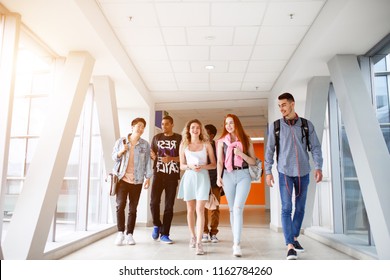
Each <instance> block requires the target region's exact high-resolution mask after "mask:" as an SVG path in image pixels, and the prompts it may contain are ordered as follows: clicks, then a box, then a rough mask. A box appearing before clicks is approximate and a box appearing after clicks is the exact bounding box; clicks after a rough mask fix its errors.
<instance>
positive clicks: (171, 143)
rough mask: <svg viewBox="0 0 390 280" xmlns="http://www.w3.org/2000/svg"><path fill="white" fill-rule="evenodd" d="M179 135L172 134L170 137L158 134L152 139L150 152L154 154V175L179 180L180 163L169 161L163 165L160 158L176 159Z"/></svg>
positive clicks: (179, 140)
mask: <svg viewBox="0 0 390 280" xmlns="http://www.w3.org/2000/svg"><path fill="white" fill-rule="evenodd" d="M180 142H181V135H180V134H177V133H174V134H173V135H172V136H165V135H164V133H159V134H157V135H155V136H154V137H153V140H152V147H151V148H152V150H153V152H155V153H156V156H157V158H156V160H155V161H154V166H153V167H154V174H155V175H158V176H169V178H170V179H172V180H179V179H180V163H179V162H175V161H170V162H168V163H164V162H162V161H161V158H162V157H165V156H170V157H178V156H179V146H180Z"/></svg>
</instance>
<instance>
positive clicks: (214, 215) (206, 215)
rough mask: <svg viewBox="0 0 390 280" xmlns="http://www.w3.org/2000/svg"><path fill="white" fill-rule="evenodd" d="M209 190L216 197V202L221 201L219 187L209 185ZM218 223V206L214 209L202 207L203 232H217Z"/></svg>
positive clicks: (211, 233)
mask: <svg viewBox="0 0 390 280" xmlns="http://www.w3.org/2000/svg"><path fill="white" fill-rule="evenodd" d="M211 191H212V192H213V194H214V195H215V197H216V198H217V200H218V202H221V189H220V188H219V187H211ZM209 211H210V212H211V222H210V230H209ZM218 225H219V206H217V208H216V209H215V210H208V209H207V208H205V209H204V229H203V232H204V233H209V234H210V235H216V234H217V233H218Z"/></svg>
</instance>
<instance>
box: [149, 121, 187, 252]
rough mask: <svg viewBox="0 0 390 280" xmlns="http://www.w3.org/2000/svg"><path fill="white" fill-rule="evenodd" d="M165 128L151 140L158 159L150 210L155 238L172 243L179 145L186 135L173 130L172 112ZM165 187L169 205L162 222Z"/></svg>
mask: <svg viewBox="0 0 390 280" xmlns="http://www.w3.org/2000/svg"><path fill="white" fill-rule="evenodd" d="M161 129H162V131H163V132H162V133H159V134H156V135H155V136H154V137H153V140H152V143H151V158H152V159H153V160H154V165H153V169H154V178H153V184H152V190H151V197H150V211H151V212H152V217H153V232H152V238H153V239H154V240H156V241H157V240H160V241H161V242H164V243H167V244H172V243H173V241H172V240H171V239H170V238H169V232H170V229H171V223H172V218H173V205H174V203H175V199H176V189H177V185H178V181H179V179H180V160H179V146H180V142H181V138H182V137H181V135H180V134H177V133H174V132H173V119H172V117H170V116H164V117H163V119H162V121H161ZM163 191H165V207H164V216H163V221H162V222H161V220H160V203H161V195H162V192H163Z"/></svg>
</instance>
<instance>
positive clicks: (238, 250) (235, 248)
mask: <svg viewBox="0 0 390 280" xmlns="http://www.w3.org/2000/svg"><path fill="white" fill-rule="evenodd" d="M233 256H235V257H241V256H242V252H241V247H240V245H233Z"/></svg>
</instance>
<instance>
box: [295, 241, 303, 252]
mask: <svg viewBox="0 0 390 280" xmlns="http://www.w3.org/2000/svg"><path fill="white" fill-rule="evenodd" d="M293 245H294V248H295V251H297V252H299V253H303V252H305V249H303V247H302V246H301V244H299V242H298V240H295V241H294V243H293Z"/></svg>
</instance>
